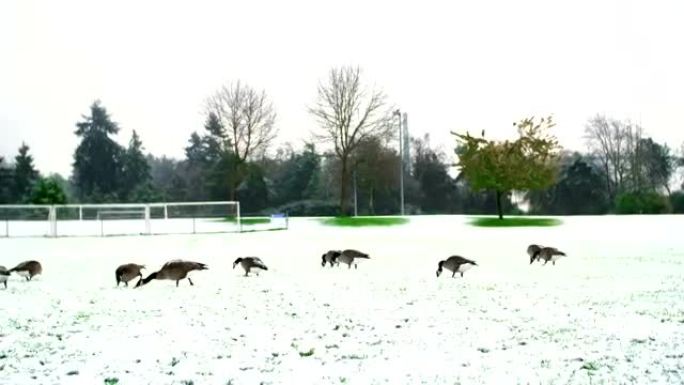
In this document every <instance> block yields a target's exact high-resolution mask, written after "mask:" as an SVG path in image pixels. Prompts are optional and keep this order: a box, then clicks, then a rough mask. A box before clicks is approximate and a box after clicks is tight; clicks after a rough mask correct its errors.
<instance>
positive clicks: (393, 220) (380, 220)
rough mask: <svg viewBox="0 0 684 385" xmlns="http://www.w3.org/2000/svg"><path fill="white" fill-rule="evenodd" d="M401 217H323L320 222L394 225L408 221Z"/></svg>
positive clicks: (355, 224) (332, 224) (343, 224)
mask: <svg viewBox="0 0 684 385" xmlns="http://www.w3.org/2000/svg"><path fill="white" fill-rule="evenodd" d="M408 221H409V220H408V218H402V217H333V218H324V219H322V220H321V223H323V224H324V225H328V226H344V227H364V226H396V225H403V224H406V223H408Z"/></svg>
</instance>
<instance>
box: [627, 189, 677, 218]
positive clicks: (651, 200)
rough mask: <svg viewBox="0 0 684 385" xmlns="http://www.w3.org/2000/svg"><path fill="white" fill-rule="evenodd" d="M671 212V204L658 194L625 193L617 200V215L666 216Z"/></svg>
mask: <svg viewBox="0 0 684 385" xmlns="http://www.w3.org/2000/svg"><path fill="white" fill-rule="evenodd" d="M670 211H671V210H670V202H668V200H667V198H666V197H665V196H663V195H660V194H657V193H650V192H649V193H624V194H620V195H618V196H617V198H616V199H615V212H616V213H617V214H666V213H669V212H670Z"/></svg>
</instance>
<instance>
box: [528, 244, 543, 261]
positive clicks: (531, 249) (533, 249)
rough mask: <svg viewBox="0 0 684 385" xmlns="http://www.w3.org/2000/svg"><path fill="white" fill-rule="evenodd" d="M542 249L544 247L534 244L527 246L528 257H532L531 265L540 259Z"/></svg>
mask: <svg viewBox="0 0 684 385" xmlns="http://www.w3.org/2000/svg"><path fill="white" fill-rule="evenodd" d="M542 248H543V247H542V246H539V245H534V244H533V245H529V246H527V255H529V256H530V265H531V264H532V263H534V261H536V260H537V259H539V252H540V251H541V250H542Z"/></svg>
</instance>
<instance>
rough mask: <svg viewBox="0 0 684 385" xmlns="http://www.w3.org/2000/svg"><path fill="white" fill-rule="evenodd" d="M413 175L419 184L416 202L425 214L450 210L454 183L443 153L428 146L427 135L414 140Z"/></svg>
mask: <svg viewBox="0 0 684 385" xmlns="http://www.w3.org/2000/svg"><path fill="white" fill-rule="evenodd" d="M414 153H415V160H414V163H413V171H414V177H415V178H416V180H417V181H418V183H419V185H420V192H421V193H420V197H419V201H418V202H417V203H418V205H419V206H420V208H421V210H422V212H424V213H427V214H437V213H448V212H452V211H453V208H454V205H455V195H456V183H455V181H454V180H453V179H452V178H451V177H450V176H449V171H448V166H447V164H446V163H445V162H444V160H443V158H444V154H441V153H438V152H437V151H435V150H434V149H432V148H430V146H429V136H428V135H425V137H424V138H423V139H417V140H414Z"/></svg>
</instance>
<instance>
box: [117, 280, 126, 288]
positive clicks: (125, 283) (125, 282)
mask: <svg viewBox="0 0 684 385" xmlns="http://www.w3.org/2000/svg"><path fill="white" fill-rule="evenodd" d="M124 284H125V285H126V287H128V281H126V282H124ZM116 287H119V284H118V283H117V284H116Z"/></svg>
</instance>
